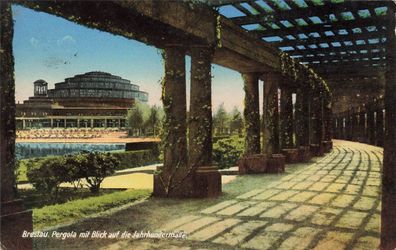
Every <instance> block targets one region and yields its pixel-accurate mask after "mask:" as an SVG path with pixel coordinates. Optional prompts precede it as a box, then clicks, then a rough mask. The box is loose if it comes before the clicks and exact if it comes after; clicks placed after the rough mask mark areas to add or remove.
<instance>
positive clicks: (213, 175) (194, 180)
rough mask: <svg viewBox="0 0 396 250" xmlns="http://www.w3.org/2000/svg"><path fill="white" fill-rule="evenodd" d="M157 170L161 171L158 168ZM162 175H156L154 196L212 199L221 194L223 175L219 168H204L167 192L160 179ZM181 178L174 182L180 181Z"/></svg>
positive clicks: (196, 170) (199, 168) (200, 168)
mask: <svg viewBox="0 0 396 250" xmlns="http://www.w3.org/2000/svg"><path fill="white" fill-rule="evenodd" d="M157 170H160V168H158V169H157ZM160 177H161V173H156V174H154V189H153V196H155V197H169V198H212V197H217V196H219V195H220V194H221V175H220V172H219V170H218V169H217V167H213V166H202V167H198V168H196V169H195V170H194V173H192V174H190V176H188V177H186V178H184V179H183V181H182V183H181V184H179V185H178V186H177V187H174V188H173V189H172V190H171V191H169V192H167V191H166V190H165V188H164V185H163V183H162V181H161V179H160ZM180 179H181V178H180V177H179V178H178V179H177V178H175V180H174V182H177V181H180Z"/></svg>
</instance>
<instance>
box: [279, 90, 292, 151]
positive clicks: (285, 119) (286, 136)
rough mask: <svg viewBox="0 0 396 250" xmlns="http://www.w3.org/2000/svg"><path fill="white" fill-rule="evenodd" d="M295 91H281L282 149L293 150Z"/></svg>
mask: <svg viewBox="0 0 396 250" xmlns="http://www.w3.org/2000/svg"><path fill="white" fill-rule="evenodd" d="M292 95H293V91H291V90H290V89H288V88H287V87H284V88H282V89H281V110H280V138H281V148H282V149H287V148H293V147H294V142H293V134H294V121H293V99H292Z"/></svg>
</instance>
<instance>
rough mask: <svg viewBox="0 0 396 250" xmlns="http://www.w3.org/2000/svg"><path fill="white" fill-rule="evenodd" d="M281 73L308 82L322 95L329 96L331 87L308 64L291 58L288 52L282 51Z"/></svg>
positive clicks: (297, 80)
mask: <svg viewBox="0 0 396 250" xmlns="http://www.w3.org/2000/svg"><path fill="white" fill-rule="evenodd" d="M279 56H280V61H281V73H282V75H283V76H286V77H289V78H291V79H292V80H293V81H295V82H304V83H305V82H307V84H308V86H309V89H310V90H311V91H312V92H313V93H318V94H319V95H320V96H329V95H330V88H329V86H328V85H327V83H326V81H325V80H323V79H322V78H321V77H320V76H319V75H318V74H316V73H315V71H314V70H313V69H311V68H310V67H308V66H307V65H304V64H301V63H299V62H298V61H297V60H294V59H293V58H291V57H290V56H289V55H288V54H287V53H284V52H281V53H280V55H279Z"/></svg>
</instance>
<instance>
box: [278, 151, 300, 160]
mask: <svg viewBox="0 0 396 250" xmlns="http://www.w3.org/2000/svg"><path fill="white" fill-rule="evenodd" d="M281 153H282V154H283V155H284V156H285V157H286V159H285V161H286V163H297V162H300V157H299V150H298V149H296V148H287V149H282V150H281Z"/></svg>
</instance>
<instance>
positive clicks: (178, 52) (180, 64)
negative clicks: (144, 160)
mask: <svg viewBox="0 0 396 250" xmlns="http://www.w3.org/2000/svg"><path fill="white" fill-rule="evenodd" d="M163 59H164V66H165V76H164V79H163V82H162V103H163V106H164V112H165V120H164V125H163V126H164V127H163V129H164V135H163V138H162V143H163V146H164V165H163V167H162V168H161V169H159V171H160V173H159V174H157V175H155V176H154V195H155V196H162V197H191V196H192V195H193V190H192V180H191V179H192V174H193V171H192V169H190V168H189V167H188V157H187V138H186V130H187V129H186V127H187V126H186V72H185V49H184V48H182V47H179V46H176V45H175V46H168V47H166V48H165V49H164V52H163Z"/></svg>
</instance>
